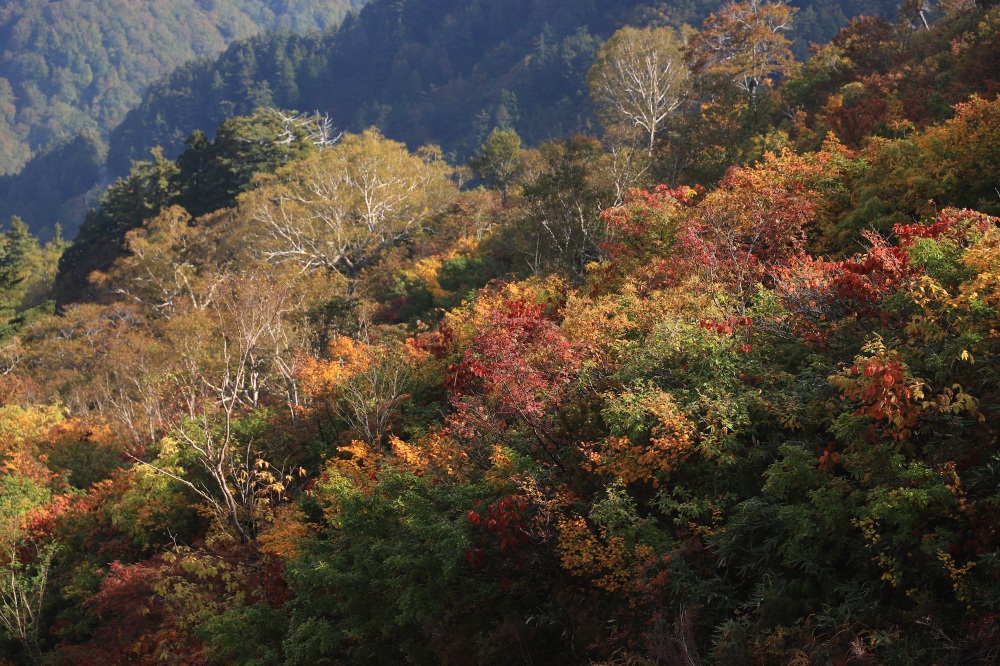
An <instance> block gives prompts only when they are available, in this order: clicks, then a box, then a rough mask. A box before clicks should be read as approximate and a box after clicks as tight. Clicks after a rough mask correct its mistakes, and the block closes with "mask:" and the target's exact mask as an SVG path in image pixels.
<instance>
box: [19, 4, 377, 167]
mask: <svg viewBox="0 0 1000 666" xmlns="http://www.w3.org/2000/svg"><path fill="white" fill-rule="evenodd" d="M360 5H361V2H360V1H358V0H334V1H331V2H320V1H317V0H298V1H293V2H287V1H283V0H221V1H206V0H170V1H169V2H165V1H164V0H156V1H153V0H144V1H142V2H131V1H128V0H87V1H83V0H56V1H54V2H50V1H43V0H26V1H23V2H4V3H2V4H0V44H3V49H2V52H0V175H2V174H9V173H16V172H17V171H18V170H20V168H21V166H22V165H23V164H24V163H25V161H27V160H28V159H29V158H30V157H31V155H32V154H33V153H36V152H38V151H39V150H44V149H45V148H47V147H50V146H52V145H53V144H54V143H58V142H61V141H65V140H68V139H71V138H72V137H73V136H75V135H77V134H78V133H80V132H81V131H82V130H85V129H90V130H97V131H98V132H101V133H105V132H107V131H108V130H110V129H111V128H112V127H114V126H115V125H116V124H117V123H118V122H119V121H121V119H122V117H123V116H124V114H125V113H126V112H127V111H128V110H129V109H130V108H131V107H133V106H135V105H136V104H137V103H138V102H139V101H140V99H141V96H142V94H143V92H144V91H145V89H146V87H147V86H149V84H150V83H152V82H153V81H155V80H157V79H159V78H160V77H162V76H164V75H166V74H167V73H169V72H170V71H172V70H173V69H174V68H176V67H177V66H178V65H180V64H182V63H184V62H187V61H190V60H192V59H195V58H200V57H214V56H215V55H216V54H218V53H219V52H220V51H222V50H223V49H224V48H225V47H226V45H227V44H229V43H230V42H232V41H233V40H236V39H245V38H247V37H250V36H252V35H254V34H257V33H259V32H261V31H262V30H267V29H274V28H278V27H287V28H289V29H293V30H300V31H305V30H310V29H312V30H330V29H332V28H334V27H336V26H337V25H338V24H339V22H340V21H341V20H342V19H343V17H344V15H345V14H346V13H347V12H348V11H351V10H354V9H358V8H359V7H360Z"/></svg>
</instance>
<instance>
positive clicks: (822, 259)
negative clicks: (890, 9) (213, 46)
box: [0, 0, 1000, 666]
mask: <svg viewBox="0 0 1000 666" xmlns="http://www.w3.org/2000/svg"><path fill="white" fill-rule="evenodd" d="M424 4H428V5H429V4H431V3H421V2H420V1H419V0H413V2H412V4H411V3H410V2H408V1H407V0H403V1H400V2H396V3H393V6H394V7H395V8H396V9H397V10H398V11H399V12H402V13H403V14H405V13H406V11H408V10H407V7H417V6H421V7H422V6H423V5H424ZM439 4H443V3H439ZM467 4H468V6H469V7H470V11H472V10H473V9H474V10H476V11H481V12H484V13H485V14H484V15H487V16H489V15H490V14H489V12H490V11H491V9H492V8H495V7H498V6H499V4H494V3H490V2H486V1H485V0H483V1H481V2H475V3H467ZM567 4H569V3H567ZM583 5H588V6H589V7H590V9H593V8H594V7H596V3H573V5H572V7H573V8H578V7H582V6H583ZM386 6H387V5H383V3H381V2H380V1H379V0H374V1H373V3H372V4H371V5H369V7H374V8H375V9H368V10H365V12H362V15H361V16H360V17H359V18H357V19H353V20H352V22H351V23H350V24H349V25H347V26H345V28H344V31H345V32H344V34H352V33H351V31H357V30H360V29H361V28H359V27H356V26H357V25H363V21H364V20H365V19H364V16H365V15H366V12H367V15H368V16H377V15H379V14H378V12H380V11H383V10H384V8H385V7H386ZM551 6H552V7H555V6H556V4H555V3H553V4H552V5H551ZM610 6H611V5H610V4H608V5H605V8H608V7H610ZM567 11H570V10H567ZM581 11H582V10H581ZM588 11H589V10H588ZM602 11H603V10H602ZM806 13H807V8H804V9H798V8H796V7H793V6H790V5H788V4H785V3H783V2H766V1H764V0H746V1H745V2H737V3H731V4H725V5H718V6H715V7H714V8H712V11H709V12H706V13H705V15H704V16H703V18H702V20H701V21H699V22H697V24H696V25H695V27H690V28H684V27H683V26H678V25H677V24H675V23H674V22H672V21H671V20H668V19H667V18H665V17H664V16H663V15H662V14H659V13H656V12H652V13H650V12H638V13H624V14H621V15H619V17H620V19H621V20H620V22H619V23H613V24H609V25H603V26H601V25H600V24H599V23H598V22H595V23H594V24H592V25H591V24H581V25H587V26H588V27H587V31H586V34H588V35H598V36H600V38H596V37H595V38H593V39H594V40H595V41H594V43H593V45H592V52H591V55H590V56H589V57H588V62H589V63H590V64H589V65H588V66H587V67H586V69H585V71H583V72H581V76H582V77H583V79H582V80H583V83H582V84H581V85H582V86H583V90H584V93H583V94H585V96H586V100H587V104H588V107H587V108H588V109H589V110H588V114H590V115H588V120H587V121H586V122H585V123H582V124H581V125H580V127H578V128H574V129H581V130H591V131H589V132H583V131H580V132H576V133H573V134H569V135H566V136H557V137H555V138H545V137H544V136H541V135H540V134H539V135H532V136H533V141H537V143H531V142H529V141H528V140H527V139H525V136H524V135H529V132H528V131H527V129H525V128H524V126H523V125H519V124H518V123H517V122H514V121H512V120H510V119H508V120H510V122H505V121H504V119H503V117H502V116H499V117H498V116H497V115H496V114H494V115H490V116H489V118H488V119H487V118H486V117H485V116H484V117H483V120H482V122H483V123H484V124H483V129H482V131H481V132H478V134H475V135H473V137H474V138H473V139H470V138H469V137H467V136H466V135H465V133H466V132H468V131H469V129H468V128H469V127H471V126H473V125H472V123H474V122H476V120H475V112H473V114H472V117H470V118H469V119H467V122H466V123H457V122H456V123H455V131H456V132H457V133H458V135H459V137H460V138H458V139H456V141H470V140H473V141H474V142H476V143H475V145H474V147H472V148H471V149H469V150H468V152H469V159H467V160H466V159H461V160H459V159H456V157H455V156H456V155H458V154H459V153H458V152H456V151H457V148H456V147H455V146H457V145H458V143H456V144H453V146H452V147H451V148H449V149H447V150H446V149H443V148H442V147H439V146H437V145H423V146H418V145H410V144H409V143H408V142H404V141H401V140H399V138H393V137H390V135H389V129H391V128H392V127H394V125H391V124H388V125H386V124H379V123H377V122H374V119H371V118H368V119H366V120H365V121H364V122H362V125H366V124H368V123H373V124H368V125H367V126H354V125H352V126H350V127H347V128H346V129H348V130H350V131H344V129H345V128H344V127H343V126H341V125H338V120H337V118H336V116H335V115H333V113H334V112H333V111H330V112H329V115H327V114H325V113H322V112H321V113H314V112H307V113H298V112H291V111H280V110H276V109H274V108H262V109H256V110H253V111H252V112H246V113H244V112H243V111H242V110H241V109H235V108H234V112H235V113H238V114H242V115H234V116H231V117H226V118H224V119H223V120H221V121H220V122H219V123H218V124H217V126H216V127H215V128H214V129H213V130H212V131H211V132H200V131H198V132H193V133H191V134H189V135H188V136H187V137H186V139H185V141H184V143H183V146H182V148H181V149H180V150H179V152H177V153H176V154H173V153H167V152H165V151H162V150H155V151H153V152H152V153H151V154H150V155H149V156H148V158H146V159H144V160H140V161H136V162H134V163H133V164H132V165H131V168H130V170H129V172H128V174H127V175H126V176H123V177H122V178H120V179H118V180H117V181H116V182H115V183H114V184H113V185H112V186H111V187H110V188H109V189H108V190H107V192H106V193H105V194H104V196H103V198H102V199H101V202H100V205H99V206H98V207H97V208H95V209H94V210H93V211H91V212H90V213H89V214H88V215H87V218H86V221H85V222H84V224H83V225H82V226H81V228H80V233H79V234H78V236H77V237H76V239H75V240H74V241H73V242H72V243H67V242H66V241H65V240H63V239H62V237H61V236H60V235H59V234H55V235H54V236H53V239H52V240H51V241H47V242H45V243H40V242H39V241H38V239H37V238H36V237H35V236H33V235H32V234H31V232H30V230H29V228H28V226H27V225H26V224H25V223H24V222H22V221H21V220H20V219H13V220H12V221H11V223H10V225H9V226H8V227H7V228H6V230H5V231H4V232H3V233H2V235H0V665H3V666H8V665H9V666H14V665H19V664H81V665H88V664H94V665H97V664H158V663H168V664H258V665H265V664H267V665H270V664H289V665H293V664H389V663H412V664H497V665H500V664H519V663H524V664H539V663H545V664H600V665H602V666H626V665H627V666H647V665H648V666H652V665H653V664H666V665H669V666H674V665H676V666H695V665H702V664H704V665H709V664H718V665H720V666H722V665H726V666H728V665H731V664H735V665H739V664H746V665H758V664H759V665H768V664H857V665H865V666H876V665H877V666H882V665H885V666H889V665H896V664H898V665H908V664H942V665H949V666H951V665H954V666H959V665H963V664H995V663H998V662H1000V534H998V531H997V525H998V520H1000V442H998V431H997V423H1000V374H998V371H997V367H998V365H997V364H998V356H1000V334H998V333H997V331H998V330H1000V226H998V225H1000V193H998V192H997V184H998V182H1000V175H998V174H1000V97H998V92H1000V5H997V4H996V3H995V2H972V1H965V0H959V1H951V2H941V3H939V4H937V5H934V6H926V5H925V4H924V3H921V2H907V3H904V4H903V5H902V7H901V8H900V9H899V11H898V12H895V13H893V14H892V15H891V16H890V17H888V18H887V17H877V16H876V17H866V16H861V17H856V18H853V19H851V20H850V21H848V22H847V24H846V26H845V27H843V28H842V29H841V30H839V31H838V32H836V33H835V34H834V35H833V36H832V38H831V39H830V40H828V41H826V42H824V43H822V44H816V45H815V46H814V47H813V48H812V49H811V50H810V51H809V53H808V57H807V58H805V59H803V58H802V57H801V56H800V55H797V54H798V51H797V50H796V48H795V43H794V42H793V41H792V40H791V36H792V32H791V26H792V25H793V24H794V22H795V21H796V20H797V19H798V17H799V16H801V15H803V14H806ZM570 14H572V16H573V17H574V18H573V20H576V19H578V18H579V17H580V15H579V14H574V13H573V12H572V11H570ZM570 14H567V16H570ZM428 16H432V15H428ZM503 16H507V15H506V14H504V15H503ZM552 16H553V17H554V16H556V15H555V14H553V15H552ZM593 16H595V17H597V16H605V17H610V16H612V14H607V15H605V14H600V13H595V14H593ZM626 19H627V20H626ZM368 20H371V19H368ZM500 20H501V15H500V14H496V15H495V21H500ZM566 20H567V21H569V20H570V19H569V18H567V19H566ZM594 20H595V21H597V20H598V19H597V18H595V19H594ZM609 20H610V19H609ZM811 20H815V19H811ZM354 21H360V22H362V23H354ZM443 23H446V21H440V22H438V23H436V24H428V29H430V26H432V25H436V26H439V25H440V24H443ZM487 23H489V21H487ZM397 25H410V24H403V23H397ZM551 25H552V26H553V27H552V30H553V31H554V33H553V34H559V32H558V30H560V29H561V28H560V27H558V26H559V25H561V24H559V23H557V22H555V21H553V22H552V23H551ZM566 25H569V24H568V23H567V24H566ZM496 27H497V29H498V30H499V29H500V28H501V26H500V25H496ZM508 27H509V26H508ZM572 34H574V35H577V36H578V37H580V39H584V37H583V35H584V32H583V31H582V30H579V31H574V32H573V33H572ZM605 35H606V38H605ZM283 39H286V40H287V42H286V43H292V42H295V41H296V40H302V41H301V42H300V43H309V40H314V41H315V43H317V44H318V43H319V42H320V41H321V39H322V38H320V37H318V36H312V37H305V38H298V37H291V36H287V37H284V38H283ZM586 39H591V38H590V37H587V38H586ZM265 41H266V40H265ZM265 41H261V42H259V43H261V44H263V43H265ZM474 41H475V43H476V44H477V45H479V46H480V47H482V48H484V49H492V48H493V47H492V46H490V45H488V44H486V43H485V42H484V41H483V40H482V39H479V38H478V37H477V38H476V39H475V40H474ZM510 43H511V44H514V42H513V41H511V42H510ZM239 48H242V47H239ZM303 52H304V51H303ZM439 55H441V57H442V58H444V57H445V56H447V55H448V53H447V51H442V52H440V53H439ZM371 57H372V58H376V57H382V56H379V55H378V54H377V53H375V52H373V53H372V54H371ZM385 57H389V58H391V57H394V56H389V55H387V56H385ZM448 57H450V56H448ZM330 58H333V56H332V55H331V56H330ZM223 61H225V57H224V58H223V60H222V61H220V62H223ZM569 61H572V58H570V59H569ZM302 62H305V60H303V61H302ZM452 65H453V66H455V67H456V68H457V67H458V66H457V65H455V64H454V63H452ZM530 66H531V62H530V61H528V62H525V63H524V68H525V69H524V71H527V70H529V69H530ZM574 66H575V65H574ZM498 67H500V69H501V70H503V69H504V68H505V67H506V64H505V63H502V62H501V63H499V64H498ZM317 71H319V70H317ZM491 72H492V70H491ZM485 76H486V75H485V74H484V77H485ZM490 76H492V73H490ZM303 81H304V80H303ZM312 85H319V79H316V80H315V81H313V83H310V84H309V86H312ZM372 85H375V86H379V85H384V82H377V81H376V82H373V84H372ZM309 86H306V85H304V84H303V85H302V87H300V91H302V94H319V93H314V92H307V91H308V89H309ZM262 89H263V88H262ZM503 89H506V90H508V91H511V92H514V91H516V88H515V87H513V86H511V87H506V88H503ZM637 91H638V92H637ZM323 94H328V93H327V92H324V93H323ZM515 94H516V93H515ZM518 99H519V105H520V104H522V102H521V101H520V100H521V98H520V96H519V97H518ZM476 104H477V105H478V104H479V102H477V103H476ZM304 108H308V107H304ZM519 108H520V112H519V113H520V114H521V115H520V116H519V117H521V118H524V117H532V116H531V115H530V114H531V113H534V111H531V110H530V108H531V107H529V106H527V105H524V106H519ZM591 110H592V111H591ZM390 117H391V113H389V112H387V115H386V119H388V118H390ZM538 117H539V118H540V117H541V116H538ZM387 122H388V121H387ZM522 131H523V134H522ZM537 131H539V132H541V131H542V130H541V129H538V130H537ZM994 271H996V272H997V275H994Z"/></svg>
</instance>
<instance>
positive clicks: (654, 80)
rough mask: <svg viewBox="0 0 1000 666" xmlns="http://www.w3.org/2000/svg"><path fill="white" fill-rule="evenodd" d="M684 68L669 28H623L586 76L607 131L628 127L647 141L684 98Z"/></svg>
mask: <svg viewBox="0 0 1000 666" xmlns="http://www.w3.org/2000/svg"><path fill="white" fill-rule="evenodd" d="M687 76H688V72H687V67H686V66H685V64H684V58H683V56H682V54H681V45H680V42H679V40H678V39H677V36H676V34H674V31H673V30H671V29H670V28H655V29H654V28H647V29H644V30H640V29H637V28H628V27H626V28H622V29H621V30H619V31H618V32H616V33H615V34H614V35H612V37H611V39H609V40H608V41H607V42H606V43H605V44H604V45H603V46H601V48H600V50H599V51H598V52H597V59H596V61H595V62H594V66H593V67H592V68H591V70H590V74H589V75H588V77H587V83H588V85H589V86H590V97H591V99H592V100H593V101H594V103H595V104H596V105H597V109H598V113H599V114H600V116H601V118H602V119H603V121H604V124H605V126H606V127H609V126H612V125H631V126H633V127H636V128H639V129H641V130H643V132H644V134H645V136H646V137H647V138H648V142H647V151H648V152H649V153H652V152H653V145H654V143H655V141H656V134H657V132H658V131H659V130H660V126H661V125H662V123H663V121H664V120H665V119H666V118H667V116H668V115H669V114H670V113H671V112H673V111H674V110H676V109H677V107H679V106H680V104H681V102H682V100H683V99H684V92H685V84H686V81H687Z"/></svg>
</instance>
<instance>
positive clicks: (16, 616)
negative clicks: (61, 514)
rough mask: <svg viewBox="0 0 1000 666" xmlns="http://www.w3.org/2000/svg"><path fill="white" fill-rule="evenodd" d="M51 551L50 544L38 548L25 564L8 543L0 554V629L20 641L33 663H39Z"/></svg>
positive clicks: (53, 549)
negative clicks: (32, 559)
mask: <svg viewBox="0 0 1000 666" xmlns="http://www.w3.org/2000/svg"><path fill="white" fill-rule="evenodd" d="M54 553H55V545H54V544H50V545H48V546H44V547H42V548H41V549H40V551H39V553H38V556H37V557H36V558H35V561H34V562H33V563H32V564H31V565H30V566H29V565H26V564H24V563H22V562H21V561H20V559H19V558H18V553H17V549H16V548H14V546H13V545H10V546H9V547H8V548H7V549H6V552H4V553H3V556H2V557H3V558H4V559H5V560H6V563H4V564H2V565H0V628H2V629H4V630H5V631H6V632H7V633H8V634H10V636H11V637H12V638H13V639H14V640H16V641H17V642H18V643H20V644H21V646H22V647H23V648H24V651H25V652H26V653H27V655H28V658H29V659H30V660H31V662H32V663H34V664H40V663H41V662H42V652H41V646H40V645H39V642H38V639H39V623H40V622H41V616H42V602H43V601H44V599H45V588H46V586H47V584H48V580H49V568H50V566H51V564H52V556H53V554H54Z"/></svg>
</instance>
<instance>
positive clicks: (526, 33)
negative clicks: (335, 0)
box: [108, 0, 897, 173]
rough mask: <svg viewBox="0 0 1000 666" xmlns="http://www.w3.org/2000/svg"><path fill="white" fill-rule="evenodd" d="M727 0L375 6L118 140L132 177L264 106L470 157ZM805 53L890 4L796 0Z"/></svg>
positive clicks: (555, 113)
mask: <svg viewBox="0 0 1000 666" xmlns="http://www.w3.org/2000/svg"><path fill="white" fill-rule="evenodd" d="M721 4H723V3H722V2H720V1H719V0H677V1H675V2H649V1H648V0H602V1H601V2H597V1H595V0H587V1H574V2H567V1H565V0H502V1H501V0H474V1H472V2H470V1H468V0H373V2H371V3H369V4H368V5H367V6H366V7H365V8H364V9H363V10H362V11H361V12H360V13H359V14H358V16H357V17H351V18H350V19H348V20H347V21H346V22H345V23H344V24H343V26H341V28H340V29H339V30H338V31H336V32H334V33H331V34H329V35H326V36H323V37H321V38H309V37H305V38H301V37H290V36H288V35H274V36H267V37H262V38H258V39H254V40H250V41H245V42H240V43H237V44H234V45H233V46H231V47H230V48H229V49H228V50H227V51H226V52H225V53H224V54H223V55H222V56H220V58H219V59H218V60H217V61H215V62H207V61H199V62H195V63H191V64H189V65H187V66H184V67H182V68H180V69H179V70H178V71H176V72H175V73H174V74H172V75H171V76H170V77H169V78H167V79H166V80H163V81H161V82H160V83H158V84H156V85H155V86H153V87H152V88H151V89H150V91H149V93H148V94H147V95H146V97H145V98H144V99H143V102H142V104H141V105H140V106H139V107H138V108H136V109H135V110H134V111H132V112H131V113H129V115H128V116H127V117H126V119H125V121H124V122H123V123H122V124H121V125H120V126H119V127H118V129H117V130H115V132H114V133H113V134H112V138H111V144H110V154H109V158H108V159H109V165H110V167H111V169H112V170H113V171H115V172H117V173H123V172H124V170H125V169H127V167H128V165H129V163H130V161H131V160H135V159H145V158H147V157H148V155H149V150H150V148H151V147H152V146H156V145H160V146H163V147H164V149H165V151H166V154H167V156H174V155H176V154H177V153H178V152H179V151H180V150H181V148H182V142H183V140H184V138H185V137H186V136H187V135H188V134H189V133H190V132H192V131H193V130H195V129H200V130H202V131H210V130H211V129H212V128H214V127H215V126H217V125H218V123H219V122H221V121H222V120H223V119H224V118H225V117H227V116H231V115H233V114H234V113H236V114H247V113H251V112H252V111H253V110H254V109H255V108H256V107H258V106H260V105H273V106H279V107H284V108H295V109H299V110H302V111H312V110H320V111H323V112H326V113H329V114H330V116H331V118H332V120H333V121H334V122H335V123H336V124H337V125H338V126H339V127H341V128H343V129H350V130H361V129H363V128H365V127H367V126H370V125H376V126H378V127H379V128H380V129H381V130H382V131H383V132H384V133H385V134H386V135H388V136H391V137H393V138H396V139H399V140H403V141H405V142H406V143H408V144H409V145H410V146H411V147H414V146H417V145H420V144H423V143H427V142H433V143H436V144H439V145H441V146H442V147H443V148H444V149H445V151H446V152H454V153H456V154H457V155H458V156H459V157H465V156H467V155H469V153H470V152H471V151H472V150H473V149H474V148H475V147H476V146H478V145H479V143H480V142H481V141H482V140H483V138H485V136H486V135H487V134H488V133H489V131H490V130H491V129H492V128H493V127H496V126H500V127H505V126H510V127H513V128H515V129H516V130H517V131H518V132H519V133H520V134H521V136H522V137H523V138H524V139H525V140H526V141H527V142H528V143H529V144H530V143H538V142H540V141H542V140H545V139H548V138H551V137H554V136H562V135H565V134H567V133H571V132H576V131H580V130H585V129H588V128H589V127H590V124H591V117H590V108H589V100H588V99H587V94H586V86H585V77H586V73H587V70H588V69H589V68H590V65H591V63H592V62H593V55H594V52H595V50H596V48H597V46H598V45H599V44H600V41H601V40H602V39H604V38H606V37H608V36H609V35H610V34H611V33H612V32H614V31H615V30H616V29H617V28H619V27H621V26H622V25H623V24H626V23H630V24H635V23H649V22H655V23H668V24H673V25H675V26H680V25H681V24H683V23H688V24H694V25H697V24H699V23H700V22H701V20H702V19H703V18H704V17H705V16H707V14H708V13H709V12H710V11H712V10H715V9H717V8H718V7H719V6H720V5H721ZM792 4H795V5H798V6H799V8H800V11H799V12H798V15H797V16H798V20H797V32H796V35H795V37H796V39H797V42H796V46H797V50H798V52H799V54H800V55H801V56H804V55H805V54H806V53H807V52H808V47H809V43H810V42H818V43H825V42H826V41H828V40H829V39H830V38H831V37H832V36H833V35H834V34H836V32H837V30H838V29H839V28H840V27H842V26H843V25H844V24H845V23H846V21H847V19H848V18H850V17H852V16H855V15H858V14H860V13H869V14H881V15H886V14H891V13H892V12H893V11H894V9H895V6H896V4H897V3H896V2H895V0H879V1H877V2H859V1H857V0H854V1H851V2H832V1H831V0H800V1H799V2H793V3H792Z"/></svg>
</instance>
